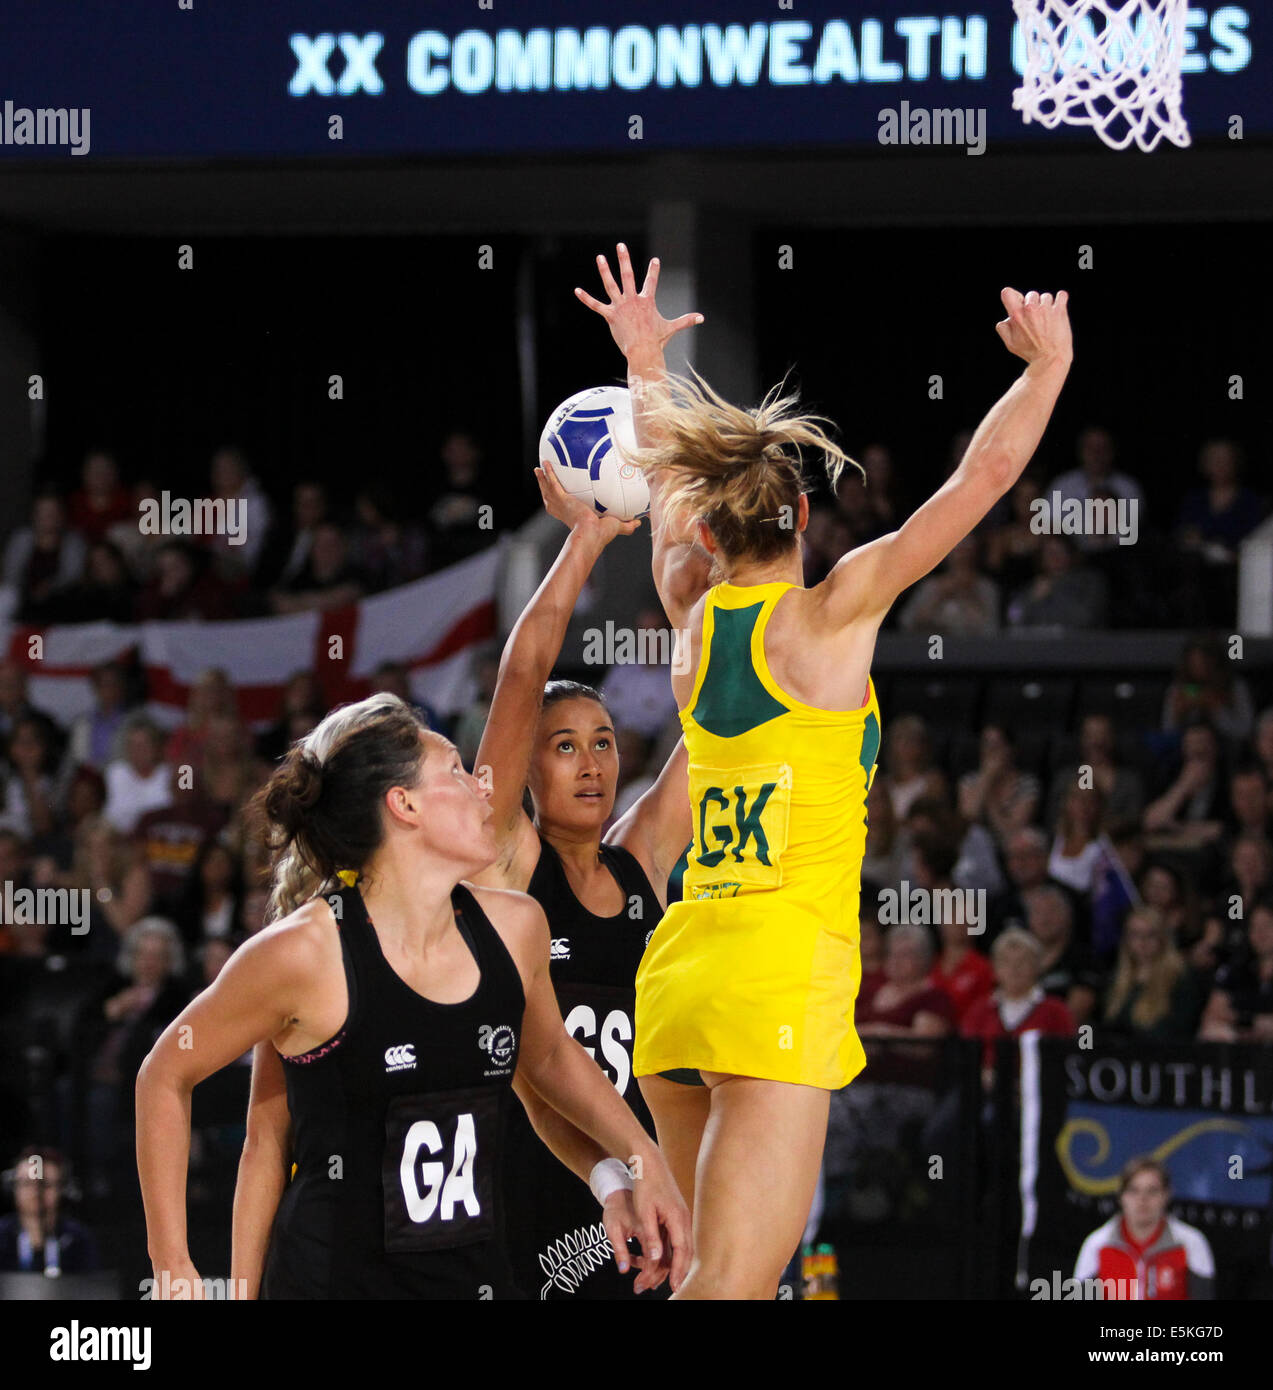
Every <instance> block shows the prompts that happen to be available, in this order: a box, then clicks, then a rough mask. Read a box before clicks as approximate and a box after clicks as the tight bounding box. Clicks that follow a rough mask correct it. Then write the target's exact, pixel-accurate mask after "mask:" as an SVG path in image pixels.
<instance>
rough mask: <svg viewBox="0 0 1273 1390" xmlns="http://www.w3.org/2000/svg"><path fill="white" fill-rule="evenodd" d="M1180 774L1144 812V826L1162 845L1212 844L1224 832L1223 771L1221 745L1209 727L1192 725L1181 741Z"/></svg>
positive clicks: (1195, 845)
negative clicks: (1166, 842)
mask: <svg viewBox="0 0 1273 1390" xmlns="http://www.w3.org/2000/svg"><path fill="white" fill-rule="evenodd" d="M1180 752H1181V759H1180V770H1179V772H1178V773H1177V774H1176V778H1175V780H1174V781H1173V782H1172V784H1171V785H1170V786H1169V787H1168V788H1167V790H1166V791H1165V792H1163V794H1162V795H1161V796H1159V797H1157V798H1156V799H1155V800H1154V801H1152V802H1150V804H1149V805H1148V806H1147V807H1146V808H1145V814H1144V817H1143V825H1144V828H1145V830H1146V831H1147V832H1148V833H1151V834H1154V835H1156V836H1158V837H1159V839H1160V841H1163V840H1167V839H1170V840H1173V841H1175V842H1176V843H1177V844H1180V845H1182V846H1184V847H1191V846H1192V847H1198V846H1201V845H1206V844H1210V843H1211V842H1212V841H1213V840H1216V839H1218V838H1219V836H1220V834H1221V832H1222V831H1223V829H1224V824H1223V817H1224V810H1225V782H1224V771H1223V768H1222V766H1221V762H1220V743H1219V740H1218V739H1217V738H1216V734H1215V730H1214V729H1213V728H1212V727H1211V725H1210V724H1207V723H1196V724H1192V725H1191V726H1190V727H1189V728H1187V729H1186V730H1185V731H1184V735H1183V737H1182V738H1181V741H1180Z"/></svg>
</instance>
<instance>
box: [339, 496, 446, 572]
mask: <svg viewBox="0 0 1273 1390" xmlns="http://www.w3.org/2000/svg"><path fill="white" fill-rule="evenodd" d="M354 511H355V513H356V514H357V517H358V528H357V530H356V532H355V534H354V541H353V548H354V557H355V559H356V561H357V563H358V565H359V566H360V567H361V569H362V570H363V572H364V573H365V574H366V576H367V582H368V585H369V586H370V588H371V589H372V590H373V592H374V591H379V590H381V589H392V588H394V587H396V586H397V585H399V584H408V583H410V582H411V580H413V579H419V578H420V576H421V575H422V574H424V573H425V572H426V570H427V569H428V565H429V542H428V539H427V538H426V536H425V534H424V529H423V528H422V527H420V526H417V525H416V524H415V523H414V522H410V521H403V520H401V519H400V518H399V517H398V516H397V515H396V507H395V504H394V500H393V497H392V495H391V493H390V491H389V489H388V488H387V487H386V486H384V485H382V484H370V485H368V486H367V487H364V488H363V489H362V490H361V491H360V492H359V493H358V495H357V497H355V499H354Z"/></svg>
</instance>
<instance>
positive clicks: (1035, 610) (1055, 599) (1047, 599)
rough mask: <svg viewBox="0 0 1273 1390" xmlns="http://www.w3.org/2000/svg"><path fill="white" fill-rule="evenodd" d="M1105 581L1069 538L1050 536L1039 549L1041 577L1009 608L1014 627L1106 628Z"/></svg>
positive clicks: (1010, 621)
mask: <svg viewBox="0 0 1273 1390" xmlns="http://www.w3.org/2000/svg"><path fill="white" fill-rule="evenodd" d="M1107 610H1108V589H1107V585H1106V583H1105V579H1104V577H1103V576H1102V575H1100V574H1098V573H1096V571H1095V570H1091V569H1088V568H1086V567H1084V566H1083V565H1082V563H1081V562H1080V561H1079V560H1078V558H1077V557H1076V555H1075V553H1074V550H1073V548H1072V546H1071V544H1070V538H1069V537H1068V536H1053V535H1047V536H1044V537H1043V543H1042V545H1041V546H1040V547H1039V556H1038V573H1037V575H1036V577H1035V578H1034V579H1033V580H1032V581H1031V582H1030V584H1029V585H1028V586H1027V587H1026V588H1023V589H1022V590H1020V591H1019V592H1018V593H1017V595H1016V597H1015V598H1013V599H1012V601H1011V602H1010V603H1009V605H1008V622H1009V623H1010V624H1011V625H1012V626H1013V627H1053V628H1090V627H1104V626H1105V622H1106V618H1107Z"/></svg>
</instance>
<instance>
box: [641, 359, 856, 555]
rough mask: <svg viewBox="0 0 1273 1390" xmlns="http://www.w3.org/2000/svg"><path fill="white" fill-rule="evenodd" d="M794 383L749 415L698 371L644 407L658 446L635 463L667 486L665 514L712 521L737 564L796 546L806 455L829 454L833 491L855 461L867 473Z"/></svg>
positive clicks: (659, 390)
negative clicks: (803, 405)
mask: <svg viewBox="0 0 1273 1390" xmlns="http://www.w3.org/2000/svg"><path fill="white" fill-rule="evenodd" d="M691 370H692V369H691ZM784 387H785V383H782V384H780V385H778V386H775V387H774V388H773V389H772V390H771V391H770V392H769V393H768V394H767V395H766V396H765V398H764V400H763V401H761V403H760V404H759V405H758V406H756V407H754V408H753V409H751V410H746V409H743V408H742V407H741V406H736V405H731V404H730V402H729V401H727V400H725V399H724V397H722V396H720V395H719V394H718V393H717V392H716V391H714V390H713V389H712V388H711V387H710V386H709V385H708V384H707V382H706V381H704V380H703V378H702V377H701V376H699V375H698V373H697V372H694V373H693V375H692V377H688V378H687V377H678V376H669V377H668V378H667V379H666V381H665V382H662V383H660V384H659V385H658V386H655V387H649V388H647V389H646V390H645V392H644V393H643V394H642V396H641V398H640V399H639V401H638V402H637V403H636V405H637V408H638V409H639V410H640V413H641V420H642V423H643V425H644V426H645V428H646V430H647V431H648V437H649V438H651V439H653V440H655V443H654V444H652V445H651V446H649V447H648V448H645V449H639V450H637V451H636V452H635V453H633V452H632V451H631V450H629V451H628V452H627V454H626V457H627V458H628V459H629V460H630V461H631V462H633V463H636V464H637V465H638V466H639V467H640V468H642V469H643V470H644V471H645V472H646V473H647V474H648V475H650V477H651V479H652V481H656V482H657V485H658V486H659V489H660V498H661V503H662V509H663V512H664V516H665V518H668V519H669V521H670V519H671V518H672V517H674V516H675V517H676V518H677V521H678V523H680V522H683V520H684V519H685V518H690V519H693V520H701V521H704V522H706V523H707V526H708V529H709V530H710V531H711V533H712V536H713V538H714V539H715V541H716V543H717V544H718V545H719V546H720V548H721V551H722V552H723V554H724V555H725V556H726V557H727V558H730V559H733V558H741V557H743V556H746V557H748V558H751V559H769V558H771V557H773V556H776V555H780V554H781V553H783V552H784V551H786V550H788V549H789V548H790V547H791V545H792V544H793V543H794V541H795V536H796V530H795V512H796V507H797V504H798V502H799V498H800V494H801V492H803V491H804V488H803V485H802V465H803V453H802V451H803V450H804V449H815V450H817V451H819V452H820V453H821V454H822V456H823V460H824V464H825V467H826V473H827V478H828V480H829V481H830V484H831V488H832V490H834V489H835V487H836V485H837V484H838V482H839V480H840V474H841V473H842V472H843V470H844V467H845V465H846V464H847V465H850V466H852V467H854V468H858V469H859V471H861V469H860V466H859V465H858V464H857V463H855V462H854V460H853V459H851V458H850V457H849V456H848V454H846V453H845V452H844V450H843V449H841V448H840V446H839V445H838V444H837V443H836V442H835V441H834V440H833V439H832V438H831V437H830V435H829V434H828V433H827V431H826V428H824V427H825V426H829V425H830V423H831V422H830V421H829V420H825V419H823V418H822V417H821V416H818V415H811V414H803V413H801V411H800V408H799V407H800V398H799V396H798V395H797V394H796V393H795V392H794V391H792V392H788V393H787V394H783V392H784ZM784 508H785V509H786V510H785V511H784ZM784 523H785V524H784Z"/></svg>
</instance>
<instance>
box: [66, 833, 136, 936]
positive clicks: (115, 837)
mask: <svg viewBox="0 0 1273 1390" xmlns="http://www.w3.org/2000/svg"><path fill="white" fill-rule="evenodd" d="M59 886H61V887H64V888H71V889H87V890H88V891H89V892H90V894H91V895H92V904H91V910H90V917H89V938H90V943H91V944H94V945H97V946H98V947H99V949H101V950H103V951H107V950H109V949H112V946H111V943H113V942H114V941H115V940H116V939H118V938H121V937H123V936H124V935H125V933H126V932H127V931H128V930H129V929H130V928H131V927H132V926H133V925H135V923H137V922H138V921H140V920H141V918H143V917H144V916H145V915H146V914H147V913H148V912H149V911H150V907H151V902H152V900H153V895H154V888H153V884H152V882H151V877H150V869H149V866H148V865H147V863H146V861H145V859H144V858H143V857H142V856H140V855H139V854H138V853H137V851H136V849H135V848H134V847H133V846H132V845H131V844H130V843H129V842H128V840H127V839H126V838H125V837H124V836H123V835H121V834H120V833H119V832H118V831H117V830H116V829H115V828H114V827H113V826H112V825H111V823H110V822H109V821H108V820H106V819H105V817H104V816H89V817H87V818H85V819H84V820H83V821H82V822H81V823H80V825H79V826H78V828H77V829H76V832H75V849H74V854H73V857H72V860H71V867H70V868H69V869H68V870H67V871H66V872H65V873H64V874H62V875H60V876H59Z"/></svg>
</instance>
